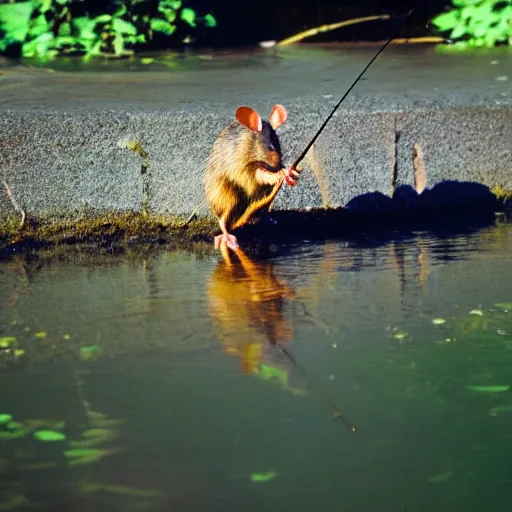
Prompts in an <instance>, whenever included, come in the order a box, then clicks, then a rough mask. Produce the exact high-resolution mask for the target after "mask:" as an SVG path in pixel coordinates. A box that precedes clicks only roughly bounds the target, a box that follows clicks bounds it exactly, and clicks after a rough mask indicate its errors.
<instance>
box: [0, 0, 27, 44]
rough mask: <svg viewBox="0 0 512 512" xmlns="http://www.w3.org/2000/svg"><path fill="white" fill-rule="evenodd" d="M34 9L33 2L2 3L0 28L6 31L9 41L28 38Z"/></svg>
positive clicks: (19, 40) (0, 7)
mask: <svg viewBox="0 0 512 512" xmlns="http://www.w3.org/2000/svg"><path fill="white" fill-rule="evenodd" d="M33 10H34V4H33V3H32V2H20V3H15V4H2V5H0V28H1V29H2V30H4V31H5V33H6V34H5V40H6V41H7V42H8V43H14V42H18V43H21V42H23V41H24V40H25V39H26V37H27V34H28V29H29V22H30V16H31V15H32V11H33Z"/></svg>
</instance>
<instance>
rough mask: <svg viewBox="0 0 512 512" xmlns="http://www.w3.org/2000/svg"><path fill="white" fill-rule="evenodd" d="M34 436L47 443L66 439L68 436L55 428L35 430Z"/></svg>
mask: <svg viewBox="0 0 512 512" xmlns="http://www.w3.org/2000/svg"><path fill="white" fill-rule="evenodd" d="M34 437H35V438H36V439H37V440H38V441H44V442H45V443H52V442H55V441H64V440H65V439H66V436H65V435H64V434H62V433H61V432H55V430H38V431H37V432H34Z"/></svg>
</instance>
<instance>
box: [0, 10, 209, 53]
mask: <svg viewBox="0 0 512 512" xmlns="http://www.w3.org/2000/svg"><path fill="white" fill-rule="evenodd" d="M0 1H1V0H0ZM102 11H103V12H99V13H96V12H92V11H91V10H90V8H88V7H87V5H86V2H85V1H84V0H29V1H22V2H15V3H13V2H10V3H4V4H0V52H8V53H10V54H17V55H21V56H23V57H44V58H51V57H55V56H63V55H81V56H84V57H86V58H88V57H96V56H110V57H123V56H126V55H131V54H132V53H133V52H134V51H136V50H141V49H148V48H149V47H150V46H151V43H152V42H154V40H155V39H157V38H158V42H159V44H160V45H161V46H163V45H174V44H176V43H177V42H179V41H180V40H181V41H182V40H183V39H184V38H186V37H190V36H191V35H192V33H194V32H197V31H198V30H199V29H201V28H202V27H205V28H207V29H208V28H212V27H215V26H216V21H215V18H214V17H213V15H211V14H206V15H205V16H202V17H200V16H198V15H197V14H196V12H195V11H194V10H193V9H190V8H188V7H184V6H183V5H182V0H109V1H107V2H104V5H103V9H102Z"/></svg>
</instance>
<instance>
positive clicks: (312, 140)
mask: <svg viewBox="0 0 512 512" xmlns="http://www.w3.org/2000/svg"><path fill="white" fill-rule="evenodd" d="M413 11H414V8H412V9H411V10H410V11H409V12H408V13H407V15H406V16H405V20H404V23H403V24H402V25H401V26H400V29H399V30H397V31H396V33H395V34H393V36H392V37H390V38H389V39H388V40H387V41H386V42H385V43H384V44H383V45H382V46H381V47H380V49H379V51H378V52H377V53H376V54H375V55H374V57H373V58H372V59H371V60H370V62H369V63H368V64H367V65H366V67H365V68H364V69H363V71H361V73H359V76H358V77H357V78H356V79H355V80H354V82H353V83H352V85H351V86H350V87H349V88H348V89H347V92H346V93H345V94H344V95H343V97H342V98H341V99H340V101H338V103H337V104H336V105H335V106H334V108H333V109H332V111H331V113H330V114H329V115H328V116H327V119H326V120H325V121H324V122H323V124H322V126H320V128H319V129H318V131H317V132H316V133H315V135H314V136H313V138H312V139H311V140H310V141H309V143H308V145H307V146H306V148H305V149H304V151H303V152H302V153H301V154H300V156H299V157H298V158H297V159H296V160H295V162H294V163H293V164H292V166H291V167H290V170H295V169H296V168H297V165H299V163H300V162H301V161H302V160H303V159H304V157H305V156H306V154H307V152H308V151H309V150H310V149H311V146H312V145H313V144H314V143H315V141H316V139H318V137H319V136H320V134H321V133H322V131H323V130H324V128H325V127H326V126H327V123H328V122H329V121H330V120H331V118H332V116H333V115H334V114H335V112H336V110H338V108H339V106H340V105H341V104H342V103H343V101H344V100H345V98H346V97H347V96H348V95H349V94H350V91H352V89H353V88H354V87H355V86H356V84H357V83H358V82H359V80H361V78H362V77H363V75H364V74H365V73H366V71H368V68H369V67H370V66H371V65H372V64H373V63H374V61H375V60H376V59H377V57H378V56H379V55H380V54H381V53H382V52H383V51H384V50H385V49H386V47H387V46H388V44H389V43H391V41H393V39H396V37H397V36H398V35H399V34H400V32H401V31H402V30H403V28H404V27H405V26H406V25H407V22H408V20H409V18H410V16H411V14H412V13H413Z"/></svg>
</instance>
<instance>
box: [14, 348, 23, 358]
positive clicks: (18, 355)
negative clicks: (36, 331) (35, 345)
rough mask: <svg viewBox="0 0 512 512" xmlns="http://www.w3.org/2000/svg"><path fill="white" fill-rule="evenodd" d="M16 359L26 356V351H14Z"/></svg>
mask: <svg viewBox="0 0 512 512" xmlns="http://www.w3.org/2000/svg"><path fill="white" fill-rule="evenodd" d="M13 353H14V357H21V356H24V355H25V351H24V350H23V349H21V348H17V349H15V350H14V352H13Z"/></svg>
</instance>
